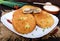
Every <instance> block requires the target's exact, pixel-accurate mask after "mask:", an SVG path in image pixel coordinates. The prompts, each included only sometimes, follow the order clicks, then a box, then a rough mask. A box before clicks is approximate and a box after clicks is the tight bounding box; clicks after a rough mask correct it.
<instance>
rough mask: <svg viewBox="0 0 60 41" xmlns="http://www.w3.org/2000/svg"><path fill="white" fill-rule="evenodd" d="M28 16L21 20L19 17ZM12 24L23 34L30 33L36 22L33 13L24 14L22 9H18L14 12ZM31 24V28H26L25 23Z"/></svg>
mask: <svg viewBox="0 0 60 41" xmlns="http://www.w3.org/2000/svg"><path fill="white" fill-rule="evenodd" d="M21 17H27V19H25V20H21V19H19V18H21ZM12 24H13V27H14V29H15V30H16V31H17V32H19V33H22V34H27V33H30V32H32V31H33V30H34V28H35V26H36V23H35V18H34V17H33V16H32V14H23V13H22V11H21V10H16V11H15V12H14V14H13V19H12ZM26 24H29V25H30V28H25V25H26Z"/></svg>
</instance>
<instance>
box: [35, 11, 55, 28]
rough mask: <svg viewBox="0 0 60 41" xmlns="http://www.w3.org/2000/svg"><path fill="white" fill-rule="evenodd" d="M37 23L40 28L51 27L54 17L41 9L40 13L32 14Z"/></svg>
mask: <svg viewBox="0 0 60 41" xmlns="http://www.w3.org/2000/svg"><path fill="white" fill-rule="evenodd" d="M34 16H35V19H36V22H37V25H38V26H40V27H41V28H47V27H51V26H52V25H53V23H54V19H53V18H52V16H51V15H49V13H47V12H46V11H42V12H41V13H38V14H34Z"/></svg>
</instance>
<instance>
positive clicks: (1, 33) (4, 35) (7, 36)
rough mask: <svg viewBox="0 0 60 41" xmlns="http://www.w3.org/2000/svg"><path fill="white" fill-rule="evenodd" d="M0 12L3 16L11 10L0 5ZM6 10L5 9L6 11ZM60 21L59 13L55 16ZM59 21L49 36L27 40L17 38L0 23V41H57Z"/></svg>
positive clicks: (17, 36)
mask: <svg viewBox="0 0 60 41" xmlns="http://www.w3.org/2000/svg"><path fill="white" fill-rule="evenodd" d="M0 8H1V12H2V13H0V14H2V15H4V14H5V13H8V12H11V11H12V10H13V9H11V8H9V7H7V6H3V5H0ZM6 8H7V9H6ZM56 16H57V17H58V18H59V20H60V13H59V14H57V15H56ZM59 37H60V21H59V24H58V25H57V26H56V28H55V29H54V30H53V31H51V32H50V33H49V34H47V35H46V36H44V37H41V38H38V39H29V38H24V37H22V36H19V35H17V34H15V33H13V32H11V31H10V30H9V29H8V28H6V27H5V26H4V25H3V24H2V23H1V22H0V41H42V40H45V41H47V40H50V41H51V40H58V39H60V38H59Z"/></svg>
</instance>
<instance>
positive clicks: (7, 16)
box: [1, 11, 59, 38]
mask: <svg viewBox="0 0 60 41" xmlns="http://www.w3.org/2000/svg"><path fill="white" fill-rule="evenodd" d="M13 12H14V11H12V12H9V13H6V14H5V15H3V16H2V17H1V22H2V23H3V24H4V25H5V26H6V27H7V28H8V29H9V30H11V31H12V32H14V33H16V34H18V35H20V36H23V37H26V38H39V37H42V36H44V35H46V34H48V33H49V32H50V31H51V30H53V29H54V28H55V26H57V24H58V21H59V19H58V18H57V17H56V16H54V15H52V14H50V15H51V16H52V17H53V19H54V24H53V25H52V26H51V27H49V28H46V29H42V28H40V27H38V26H36V28H35V29H34V30H33V31H32V32H31V33H28V34H21V33H18V32H16V31H15V30H14V28H13V25H12V24H10V23H9V22H7V19H9V20H12V15H13Z"/></svg>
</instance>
